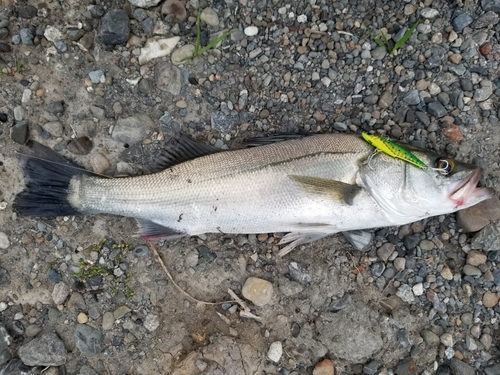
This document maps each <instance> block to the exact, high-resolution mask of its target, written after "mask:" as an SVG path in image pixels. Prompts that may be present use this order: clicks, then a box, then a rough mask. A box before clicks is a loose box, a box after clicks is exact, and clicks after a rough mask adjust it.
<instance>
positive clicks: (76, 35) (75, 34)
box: [66, 29, 85, 42]
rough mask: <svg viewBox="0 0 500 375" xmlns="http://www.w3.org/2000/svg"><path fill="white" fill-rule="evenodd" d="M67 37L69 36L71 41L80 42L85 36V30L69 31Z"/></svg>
mask: <svg viewBox="0 0 500 375" xmlns="http://www.w3.org/2000/svg"><path fill="white" fill-rule="evenodd" d="M66 35H67V36H68V39H69V40H72V41H75V42H76V41H77V40H80V39H81V38H82V36H84V35H85V30H83V29H68V31H66Z"/></svg>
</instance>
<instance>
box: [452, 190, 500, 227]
mask: <svg viewBox="0 0 500 375" xmlns="http://www.w3.org/2000/svg"><path fill="white" fill-rule="evenodd" d="M499 218H500V199H498V197H496V196H495V197H493V198H490V199H487V200H485V201H482V202H481V203H478V204H476V205H474V206H472V207H469V208H466V209H465V210H460V211H458V213H457V221H458V224H459V225H460V226H461V227H462V228H463V229H464V231H465V232H466V233H470V232H477V231H479V230H481V229H483V228H484V227H485V226H486V225H488V224H490V223H491V222H494V221H496V220H498V219H499Z"/></svg>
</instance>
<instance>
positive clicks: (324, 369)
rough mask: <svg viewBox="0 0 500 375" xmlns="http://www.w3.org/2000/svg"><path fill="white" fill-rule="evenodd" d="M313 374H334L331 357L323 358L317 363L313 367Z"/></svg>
mask: <svg viewBox="0 0 500 375" xmlns="http://www.w3.org/2000/svg"><path fill="white" fill-rule="evenodd" d="M313 375H335V365H334V364H333V362H332V360H331V359H328V358H326V359H324V360H322V361H321V362H319V363H317V364H316V366H314V369H313Z"/></svg>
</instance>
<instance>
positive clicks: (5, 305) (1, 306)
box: [0, 302, 9, 312]
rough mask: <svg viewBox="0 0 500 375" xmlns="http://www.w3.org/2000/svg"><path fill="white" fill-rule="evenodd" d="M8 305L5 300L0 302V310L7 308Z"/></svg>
mask: <svg viewBox="0 0 500 375" xmlns="http://www.w3.org/2000/svg"><path fill="white" fill-rule="evenodd" d="M7 307H9V306H8V305H7V304H6V303H5V302H0V312H2V311H5V310H7Z"/></svg>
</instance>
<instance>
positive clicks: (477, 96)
mask: <svg viewBox="0 0 500 375" xmlns="http://www.w3.org/2000/svg"><path fill="white" fill-rule="evenodd" d="M480 85H481V88H478V89H476V90H475V91H474V100H475V101H476V102H483V101H485V100H486V99H488V98H489V97H490V96H491V94H493V84H492V82H491V81H488V80H486V79H484V80H482V81H481V82H480Z"/></svg>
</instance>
